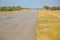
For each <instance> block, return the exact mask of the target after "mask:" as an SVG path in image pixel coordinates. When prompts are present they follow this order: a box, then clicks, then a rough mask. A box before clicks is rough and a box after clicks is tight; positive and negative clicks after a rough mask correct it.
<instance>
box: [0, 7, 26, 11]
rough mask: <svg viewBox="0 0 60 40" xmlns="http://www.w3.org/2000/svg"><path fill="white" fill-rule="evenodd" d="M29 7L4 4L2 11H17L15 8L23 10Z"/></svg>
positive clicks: (0, 8)
mask: <svg viewBox="0 0 60 40" xmlns="http://www.w3.org/2000/svg"><path fill="white" fill-rule="evenodd" d="M22 9H27V8H22V7H20V6H2V7H0V11H15V10H22Z"/></svg>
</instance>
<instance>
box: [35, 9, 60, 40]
mask: <svg viewBox="0 0 60 40" xmlns="http://www.w3.org/2000/svg"><path fill="white" fill-rule="evenodd" d="M59 14H60V11H58V10H57V11H51V10H39V12H38V26H37V29H36V37H37V40H60V17H59V16H60V15H59ZM56 15H57V16H58V17H57V16H56Z"/></svg>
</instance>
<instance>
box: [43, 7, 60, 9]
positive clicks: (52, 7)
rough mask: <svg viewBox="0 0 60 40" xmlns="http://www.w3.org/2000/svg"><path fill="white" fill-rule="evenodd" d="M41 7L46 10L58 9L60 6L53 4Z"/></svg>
mask: <svg viewBox="0 0 60 40" xmlns="http://www.w3.org/2000/svg"><path fill="white" fill-rule="evenodd" d="M43 8H44V9H47V10H60V6H53V7H49V6H44V7H43Z"/></svg>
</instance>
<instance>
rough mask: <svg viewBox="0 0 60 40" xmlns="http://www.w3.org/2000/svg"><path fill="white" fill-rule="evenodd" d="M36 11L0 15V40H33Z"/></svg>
mask: <svg viewBox="0 0 60 40" xmlns="http://www.w3.org/2000/svg"><path fill="white" fill-rule="evenodd" d="M36 26H37V11H36V10H35V11H34V10H32V11H31V12H25V13H20V12H18V13H16V14H3V15H0V40H35V29H36Z"/></svg>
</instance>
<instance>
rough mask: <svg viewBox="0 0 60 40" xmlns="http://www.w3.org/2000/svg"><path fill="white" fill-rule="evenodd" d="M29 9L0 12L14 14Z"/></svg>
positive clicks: (1, 12)
mask: <svg viewBox="0 0 60 40" xmlns="http://www.w3.org/2000/svg"><path fill="white" fill-rule="evenodd" d="M30 11H31V10H29V9H23V10H16V11H0V14H11V13H12V14H15V13H18V12H20V13H21V12H30Z"/></svg>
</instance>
